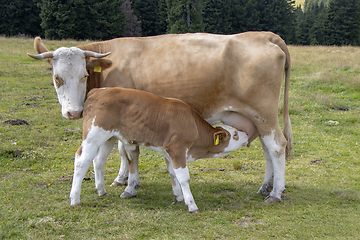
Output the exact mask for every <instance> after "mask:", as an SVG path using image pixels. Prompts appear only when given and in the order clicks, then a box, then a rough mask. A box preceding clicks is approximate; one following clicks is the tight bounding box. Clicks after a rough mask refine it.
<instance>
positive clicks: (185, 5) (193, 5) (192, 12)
mask: <svg viewBox="0 0 360 240" xmlns="http://www.w3.org/2000/svg"><path fill="white" fill-rule="evenodd" d="M166 3H167V10H168V29H167V32H168V33H187V32H203V31H204V24H203V17H202V10H203V3H202V0H166Z"/></svg>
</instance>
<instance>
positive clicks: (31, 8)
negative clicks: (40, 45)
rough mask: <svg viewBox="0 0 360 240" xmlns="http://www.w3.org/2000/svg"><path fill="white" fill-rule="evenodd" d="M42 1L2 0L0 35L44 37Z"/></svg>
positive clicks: (0, 2) (0, 7)
mask: <svg viewBox="0 0 360 240" xmlns="http://www.w3.org/2000/svg"><path fill="white" fill-rule="evenodd" d="M39 1H40V0H0V34H4V35H6V36H14V35H18V34H24V35H28V36H38V35H42V33H43V31H42V28H41V27H40V23H41V18H40V17H39V13H40V8H39V7H38V6H37V3H38V2H39Z"/></svg>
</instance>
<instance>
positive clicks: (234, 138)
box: [219, 125, 248, 154]
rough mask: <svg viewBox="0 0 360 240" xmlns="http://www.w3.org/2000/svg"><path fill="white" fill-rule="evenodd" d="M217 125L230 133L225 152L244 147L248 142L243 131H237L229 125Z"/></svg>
mask: <svg viewBox="0 0 360 240" xmlns="http://www.w3.org/2000/svg"><path fill="white" fill-rule="evenodd" d="M219 127H222V128H223V129H225V130H226V131H228V132H229V133H230V135H231V137H230V140H229V145H228V146H227V147H226V148H225V149H224V153H225V154H228V153H230V152H233V151H235V150H237V149H238V148H240V147H245V146H246V145H247V144H248V136H247V134H246V133H245V132H242V131H239V130H237V129H236V128H234V127H231V126H229V125H220V126H219Z"/></svg>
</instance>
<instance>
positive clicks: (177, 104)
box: [70, 88, 248, 212]
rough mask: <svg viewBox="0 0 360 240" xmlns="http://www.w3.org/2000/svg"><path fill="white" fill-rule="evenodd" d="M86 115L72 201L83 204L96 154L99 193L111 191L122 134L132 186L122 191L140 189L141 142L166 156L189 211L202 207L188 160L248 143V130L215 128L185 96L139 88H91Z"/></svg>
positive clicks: (132, 193) (178, 194)
mask: <svg viewBox="0 0 360 240" xmlns="http://www.w3.org/2000/svg"><path fill="white" fill-rule="evenodd" d="M83 117H84V119H83V142H82V144H81V147H80V148H79V149H78V151H77V152H76V154H75V163H74V177H73V183H72V188H71V192H70V199H71V205H78V204H80V191H81V182H82V179H83V177H84V176H85V173H86V172H87V170H88V168H89V166H90V164H91V162H92V160H93V159H94V171H95V186H96V189H97V190H98V194H99V196H102V195H104V194H106V191H105V185H104V170H105V162H106V159H107V156H108V155H109V153H110V151H111V150H112V148H113V146H114V143H115V142H116V141H117V140H120V141H121V142H122V143H123V145H124V147H125V150H126V152H127V153H128V156H129V180H128V186H127V187H126V188H125V191H124V193H123V194H122V195H121V197H123V198H128V197H133V196H135V195H136V187H137V186H138V185H139V173H138V158H139V146H144V147H147V148H150V149H152V150H155V151H157V152H160V153H162V154H163V155H164V156H165V159H166V163H167V168H168V171H169V173H170V176H171V180H172V181H171V182H172V187H173V193H174V195H175V197H176V199H177V201H184V202H185V204H186V205H187V206H188V208H189V211H190V212H197V211H198V207H197V206H196V204H195V201H194V198H193V196H192V194H191V192H190V187H189V180H190V175H189V171H188V168H187V166H186V162H192V161H195V160H197V159H199V158H210V157H220V156H224V155H226V154H228V153H230V152H232V151H234V150H236V149H238V148H240V147H241V146H246V145H247V143H248V136H247V134H246V133H245V132H241V131H238V130H236V129H235V128H233V127H231V126H227V125H221V126H218V127H216V128H214V127H212V126H211V125H210V124H209V123H208V122H206V121H205V120H204V119H202V118H201V117H200V115H199V114H198V113H197V112H196V111H195V110H193V109H192V108H191V107H190V106H189V105H187V104H186V103H184V102H183V101H181V100H178V99H167V98H162V97H159V96H157V95H154V94H152V93H148V92H144V91H141V90H135V89H126V88H101V89H94V90H92V91H90V93H89V95H88V98H87V100H86V102H85V105H84V114H83ZM96 155H97V156H96ZM95 156H96V158H95Z"/></svg>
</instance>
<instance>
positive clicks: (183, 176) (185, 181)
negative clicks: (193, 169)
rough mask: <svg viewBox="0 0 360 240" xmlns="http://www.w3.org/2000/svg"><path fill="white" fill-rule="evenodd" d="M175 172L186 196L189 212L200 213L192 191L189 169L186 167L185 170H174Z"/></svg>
mask: <svg viewBox="0 0 360 240" xmlns="http://www.w3.org/2000/svg"><path fill="white" fill-rule="evenodd" d="M174 172H175V176H176V178H177V180H178V181H179V183H180V186H181V189H182V192H183V195H184V200H185V204H186V206H188V208H189V212H191V213H196V212H198V207H197V206H196V204H195V201H194V197H193V195H192V194H191V191H190V186H189V181H190V174H189V169H188V167H187V166H186V167H185V168H178V169H174Z"/></svg>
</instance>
